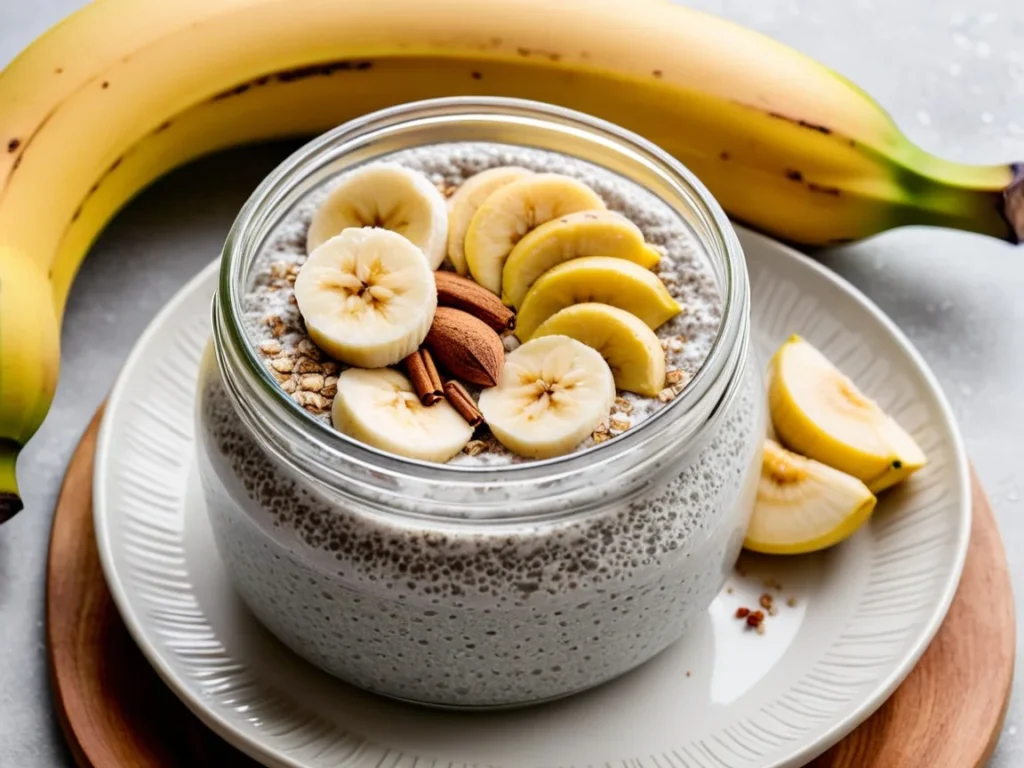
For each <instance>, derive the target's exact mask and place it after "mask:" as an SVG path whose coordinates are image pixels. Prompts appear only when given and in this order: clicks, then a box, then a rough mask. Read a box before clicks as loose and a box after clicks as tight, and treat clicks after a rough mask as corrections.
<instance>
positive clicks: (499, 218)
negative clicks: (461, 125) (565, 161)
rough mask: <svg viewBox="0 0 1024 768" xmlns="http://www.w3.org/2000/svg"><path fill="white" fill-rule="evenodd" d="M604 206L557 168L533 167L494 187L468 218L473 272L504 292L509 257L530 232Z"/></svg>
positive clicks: (493, 290) (486, 284) (468, 260)
mask: <svg viewBox="0 0 1024 768" xmlns="http://www.w3.org/2000/svg"><path fill="white" fill-rule="evenodd" d="M604 207H605V205H604V201H603V200H602V199H601V196H600V195H598V194H597V192H595V191H594V190H592V189H591V188H590V187H588V186H587V185H586V184H584V183H583V182H582V181H577V180H576V179H574V178H572V177H570V176H563V175H561V174H558V173H535V174H533V175H532V176H528V177H526V178H525V179H520V180H519V181H514V182H512V183H511V184H506V185H505V186H503V187H500V188H499V189H498V190H496V191H495V192H492V193H491V195H490V196H489V197H488V198H487V199H486V200H485V201H484V203H483V205H481V206H480V207H479V208H478V209H477V211H476V213H475V214H473V219H472V220H471V221H470V223H469V230H468V231H467V232H466V243H465V246H466V263H467V264H468V265H469V273H470V274H471V275H472V276H473V279H474V280H476V281H477V282H478V283H480V285H482V286H483V287H484V288H486V289H487V290H489V291H490V292H491V293H494V294H496V295H498V296H500V295H501V275H502V270H503V268H504V266H505V259H506V258H508V255H509V253H510V252H511V251H512V248H513V246H515V244H516V243H517V242H519V240H521V239H522V237H523V236H524V235H525V234H526V233H527V232H529V231H530V230H531V229H533V228H534V227H536V226H538V225H540V224H543V223H544V222H546V221H551V220H552V219H557V218H558V217H560V216H565V215H566V214H569V213H575V212H576V211H586V210H591V209H603V208H604Z"/></svg>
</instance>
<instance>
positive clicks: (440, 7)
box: [0, 0, 1024, 518]
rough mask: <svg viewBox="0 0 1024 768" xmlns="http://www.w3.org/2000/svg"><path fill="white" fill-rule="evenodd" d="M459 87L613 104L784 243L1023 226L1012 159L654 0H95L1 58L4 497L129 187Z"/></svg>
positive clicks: (2, 511)
mask: <svg viewBox="0 0 1024 768" xmlns="http://www.w3.org/2000/svg"><path fill="white" fill-rule="evenodd" d="M470 94H487V95H502V96H517V97H524V98H531V99H537V100H541V101H549V102H553V103H557V104H561V105H563V106H566V107H571V108H574V109H579V110H582V111H584V112H589V113H591V114H594V115H597V116H600V117H604V118H607V119H609V120H611V121H613V122H616V123H619V124H620V125H623V126H624V127H626V128H629V129H632V130H634V131H636V132H637V133H639V134H641V135H643V136H645V137H646V138H648V139H650V140H652V141H654V142H655V143H657V144H659V145H661V146H662V147H663V148H665V149H666V150H667V151H669V152H671V153H672V154H673V155H675V156H676V157H678V158H679V159H680V160H682V161H683V162H684V163H685V164H686V165H688V166H689V167H690V168H691V169H692V170H693V171H694V172H696V173H697V174H698V175H699V176H700V177H701V178H702V179H703V181H704V182H705V183H706V184H707V185H708V186H709V187H710V189H711V191H712V192H713V193H714V194H715V195H716V196H717V197H718V199H719V200H720V201H721V203H722V204H723V206H724V207H725V208H726V210H728V211H729V213H730V214H732V215H733V216H734V217H736V218H737V219H738V220H741V221H743V222H745V223H747V224H750V225H752V226H754V227H757V228H759V229H761V230H763V231H766V232H769V233H771V234H774V235H776V236H779V237H782V238H785V239H787V240H790V241H795V242H800V243H810V244H825V243H830V242H839V241H847V240H852V239H858V238H862V237H866V236H868V235H871V234H874V233H877V232H880V231H883V230H885V229H888V228H891V227H895V226H899V225H903V224H932V225H938V226H948V227H957V228H961V229H968V230H972V231H977V232H984V233H987V234H990V235H993V236H995V237H1000V238H1004V239H1008V240H1016V239H1019V238H1021V237H1024V186H1022V185H1021V182H1020V181H1019V180H1018V181H1015V178H1016V177H1017V174H1018V171H1019V169H1018V168H1017V167H1016V166H1012V165H1009V164H1006V165H991V166H966V165H960V164H957V163H951V162H948V161H945V160H941V159H939V158H936V157H933V156H931V155H929V154H927V153H925V152H924V151H923V150H921V149H919V148H917V147H915V146H914V145H913V144H911V143H910V142H909V141H908V140H907V139H906V138H905V137H904V136H903V135H902V134H901V133H900V132H899V130H898V129H897V128H896V126H895V125H894V123H893V122H892V120H891V119H890V118H889V117H888V116H887V115H886V114H885V113H884V112H883V111H882V110H881V109H879V107H878V106H877V105H876V104H875V103H874V102H873V101H871V99H870V98H869V97H868V96H866V95H865V94H864V93H863V92H862V91H860V90H859V89H858V88H856V87H855V86H853V85H852V84H851V83H849V82H847V81H846V80H844V79H843V78H841V77H839V76H838V75H836V74H835V73H833V72H831V71H830V70H828V69H827V68H825V67H823V66H820V65H818V64H816V63H815V62H813V61H811V60H809V59H808V58H806V57H804V56H803V55H801V54H799V53H797V52H795V51H793V50H790V49H789V48H787V47H785V46H783V45H781V44H779V43H776V42H774V41H772V40H770V39H768V38H765V37H763V36H761V35H759V34H757V33H755V32H752V31H749V30H746V29H743V28H740V27H737V26H735V25H733V24H731V23H729V22H726V21H723V20H720V19H717V18H714V17H711V16H706V15H704V14H701V13H698V12H695V11H691V10H688V9H685V8H682V7H678V6H673V5H670V4H668V3H663V2H650V3H648V2H642V3H641V2H635V1H634V2H628V3H627V2H621V1H619V0H560V1H559V2H557V3H552V2H550V0H506V1H505V2H502V3H481V2H478V0H432V2H431V6H430V13H423V9H422V4H421V2H419V0H375V1H374V2H372V3H365V2H358V1H357V0H334V1H333V2H326V1H325V0H175V2H165V1H164V0H96V2H93V3H91V4H89V5H87V6H86V7H85V8H83V9H82V10H81V11H79V12H78V13H76V14H74V15H73V16H71V17H70V18H69V19H67V20H66V21H65V22H63V23H62V24H59V25H58V26H56V27H54V28H53V29H52V30H50V31H49V32H47V33H46V34H45V35H43V36H42V37H41V38H39V40H37V41H36V42H35V43H33V44H32V45H31V46H29V48H28V49H26V50H25V51H24V52H23V53H22V54H21V55H20V56H19V57H18V58H17V59H16V60H15V61H13V62H12V63H11V64H10V65H9V66H8V67H7V68H6V69H5V70H4V71H3V72H2V73H0V518H4V517H9V516H10V515H12V514H13V513H14V512H15V511H17V509H19V508H20V502H19V501H18V496H17V488H16V485H15V482H14V461H15V458H16V455H17V451H18V449H19V447H20V446H21V445H22V444H23V443H24V442H25V441H26V440H27V439H28V438H29V437H30V435H31V434H32V432H33V431H34V429H35V428H36V426H38V423H39V421H40V420H41V418H42V415H43V414H44V413H45V412H46V409H47V407H48V404H49V400H50V398H51V397H52V392H53V382H54V380H55V378H54V377H55V371H56V368H57V363H58V358H59V353H58V346H57V344H58V342H57V339H58V332H57V328H58V322H59V318H60V316H61V313H62V312H63V308H64V302H65V299H66V296H67V292H68V289H69V287H70V285H71V281H72V279H73V278H74V275H75V272H76V270H77V268H78V265H79V263H80V262H81V260H82V258H83V256H84V254H85V253H86V252H87V250H88V249H89V246H90V244H91V243H92V241H93V240H94V239H95V238H96V236H97V234H98V233H99V232H100V231H101V230H102V229H103V227H104V225H105V224H106V222H107V221H108V220H109V219H110V218H111V216H113V214H114V213H115V212H116V211H117V210H118V209H119V208H120V207H121V206H122V205H124V203H125V202H126V201H127V200H128V199H130V198H131V197H132V196H133V195H134V194H135V193H136V192H138V191H139V190H140V189H141V188H143V187H145V186H146V185H147V184H149V183H150V182H151V181H152V180H153V179H155V178H157V177H159V176H160V175H162V174H163V173H165V172H166V171H168V170H170V169H171V168H174V167H175V166H177V165H180V164H182V163H184V162H185V161H187V160H190V159H192V158H195V157H197V156H200V155H203V154H206V153H209V152H212V151H215V150H218V149H222V148H225V147H229V146H233V145H237V144H241V143H245V142H253V141H260V140H266V139H274V138H280V137H288V136H300V135H308V134H313V133H317V132H320V131H323V130H325V129H327V128H330V127H332V126H334V125H337V124H338V123H340V122H343V121H345V120H347V119H349V118H351V117H354V116H357V115H360V114H364V113H366V112H369V111H372V110H375V109H379V108H382V107H386V106H389V105H393V104H397V103H401V102H405V101H411V100H418V99H424V98H429V97H436V96H449V95H470ZM47 289H48V290H47Z"/></svg>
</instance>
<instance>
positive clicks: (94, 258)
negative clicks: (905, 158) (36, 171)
mask: <svg viewBox="0 0 1024 768" xmlns="http://www.w3.org/2000/svg"><path fill="white" fill-rule="evenodd" d="M81 4H82V3H81V2H80V0H32V1H31V2H29V1H28V0H3V2H2V3H0V63H5V62H7V61H8V60H9V59H10V58H12V57H13V56H14V55H15V54H16V53H17V52H18V50H19V49H20V48H22V47H23V46H25V45H26V44H27V43H28V42H30V41H31V39H32V38H33V37H35V36H36V35H38V34H40V33H41V32H42V31H44V30H45V29H46V28H47V27H48V26H50V25H51V24H53V23H54V22H56V21H58V20H59V19H60V18H61V17H62V16H63V15H65V14H66V13H68V12H69V11H71V10H72V9H73V8H75V7H77V6H79V5H81ZM690 4H691V5H694V6H697V7H700V8H704V9H706V10H709V11H713V12H717V13H721V14H723V15H725V16H728V17H730V18H734V19H736V20H738V21H741V22H743V23H745V24H748V25H750V26H753V27H756V28H758V29H760V30H762V31H764V32H766V33H768V34H770V35H772V36H774V37H777V38H778V39H780V40H782V41H783V42H786V43H789V44H791V45H793V46H795V47H797V48H799V49H801V50H803V51H805V52H807V53H809V54H811V55H812V56H815V57H817V58H818V59H820V60H821V61H823V62H825V63H826V64H829V65H830V66H832V67H834V68H836V69H837V70H839V71H840V72H842V73H843V74H845V75H847V76H848V77H850V78H852V79H853V80H854V81H856V82H857V83H858V84H859V85H861V86H863V87H864V88H866V89H867V90H868V91H869V92H870V93H871V94H873V95H874V96H875V97H876V98H877V99H878V100H879V101H880V102H881V103H882V104H883V105H884V106H885V107H886V108H887V109H889V110H890V111H891V112H892V113H893V114H894V115H895V117H896V119H897V121H898V122H899V123H900V125H901V126H902V127H903V128H904V130H905V131H906V132H907V133H908V134H909V135H910V136H911V137H912V138H913V139H915V140H916V141H918V142H919V143H921V144H922V145H923V146H924V147H925V148H927V149H929V150H932V151H934V152H937V153H940V154H943V155H946V156H948V157H950V158H952V159H957V160H969V161H972V162H998V161H1006V160H1024V44H1022V41H1024V5H1022V4H1021V3H1020V2H1019V0H973V1H972V0H691V2H690ZM0 120H2V116H0ZM288 149H289V147H284V146H276V147H263V148H256V149H251V150H245V151H238V152H233V153H229V154H227V155H222V156H220V157H216V158H212V159H209V160H206V161H203V162H201V163H198V164H196V165H194V166H191V167H189V168H186V169H184V170H182V171H179V172H177V173H175V174H173V175H171V176H170V177H168V178H167V179H165V180H162V181H161V182H159V183H158V184H157V185H155V186H154V187H153V188H152V189H151V190H149V191H148V192H146V193H145V194H144V195H143V196H142V197H140V198H139V199H138V200H137V201H135V202H134V203H133V204H132V205H131V206H129V208H128V209H127V210H126V211H125V212H124V213H123V214H122V215H121V216H119V217H118V219H117V220H116V221H115V222H114V223H113V224H112V226H111V227H110V228H109V229H108V231H107V232H106V233H105V234H104V236H103V237H102V238H101V240H100V242H99V243H98V244H97V246H96V247H95V248H94V250H93V253H92V254H91V255H90V257H89V258H88V259H87V261H86V262H85V265H84V266H83V269H82V272H81V276H80V277H79V279H78V281H77V282H76V284H75V287H74V290H73V292H72V295H71V301H70V305H69V308H68V314H67V317H66V320H65V324H64V333H63V344H64V349H63V373H62V378H61V383H60V388H59V390H58V393H57V400H56V402H55V404H54V407H53V410H52V411H51V412H50V416H49V418H48V419H47V421H46V424H45V425H44V427H43V429H42V430H41V431H40V433H39V434H38V435H37V437H36V438H35V439H34V440H33V442H32V444H31V447H30V448H29V449H28V450H27V451H26V452H25V454H24V456H23V457H22V461H21V465H20V467H19V469H20V477H21V484H22V489H23V491H24V493H25V497H26V505H27V509H26V511H25V512H23V513H22V514H21V515H20V516H19V517H18V518H16V519H15V520H14V521H12V522H11V523H8V524H7V525H5V526H4V527H3V528H0V766H2V768H41V767H42V766H54V765H70V764H71V761H70V757H69V756H68V753H67V751H66V749H65V748H64V746H63V744H62V742H61V740H60V735H59V730H58V728H57V725H56V722H55V721H54V719H53V715H52V711H51V705H50V700H49V694H48V689H47V679H46V659H45V647H44V635H43V623H42V618H43V594H44V585H43V575H44V566H45V556H46V544H47V534H48V531H49V523H50V517H51V515H52V512H53V506H54V503H55V500H56V496H57V491H58V488H59V485H60V480H61V477H62V475H63V472H64V468H65V465H66V463H67V460H68V458H69V457H70V455H71V452H72V450H73V448H74V446H75V444H76V442H77V440H78V437H79V435H80V433H81V431H82V430H83V429H84V428H85V426H86V424H87V423H88V421H89V419H90V418H91V416H92V413H93V411H94V410H95V408H96V406H97V405H98V404H99V403H100V401H101V400H102V399H103V397H104V395H105V394H106V392H107V390H108V388H109V387H110V385H111V383H112V382H113V379H114V377H115V376H116V375H117V371H118V368H119V366H120V364H121V362H122V361H123V360H124V358H125V356H126V355H127V353H128V351H129V349H130V348H131V345H132V344H133V342H134V340H135V339H136V337H137V336H138V334H139V333H140V332H141V331H142V329H143V328H144V327H145V325H146V324H147V322H148V321H149V319H150V318H151V317H152V316H153V315H154V314H155V313H156V311H157V310H158V309H159V307H160V306H161V305H162V304H163V302H164V301H166V300H167V299H168V298H170V296H171V295H172V294H173V293H174V292H175V291H176V290H177V289H178V287H179V286H180V285H182V284H183V283H184V282H185V281H186V280H187V279H188V278H189V277H191V276H192V275H193V274H194V273H195V272H196V271H197V270H198V269H199V268H200V267H201V266H202V265H204V264H205V263H207V262H208V261H209V260H210V259H212V258H214V257H215V256H216V255H217V252H218V250H219V248H220V245H221V243H222V241H223V238H224V235H225V234H226V231H227V228H228V226H229V224H230V222H231V220H232V218H233V216H234V213H235V211H237V209H238V207H239V206H240V205H241V203H242V202H243V201H244V199H245V198H246V197H247V195H248V193H249V192H250V191H251V189H252V188H253V187H254V186H255V185H256V183H257V182H258V181H259V180H260V178H261V177H262V176H263V175H264V174H265V173H266V172H268V171H269V170H270V169H271V168H272V167H273V166H274V165H275V164H276V163H277V162H278V161H279V160H280V159H281V158H283V156H284V154H285V153H286V152H287V151H288ZM822 260H823V261H824V262H825V263H827V264H828V265H829V266H831V267H832V268H834V269H836V270H837V271H838V272H840V273H841V274H843V275H844V276H846V277H847V278H848V279H850V280H851V281H852V282H853V283H854V284H856V285H857V286H859V287H860V288H861V289H862V290H864V291H865V292H866V293H867V294H868V295H869V296H871V297H872V298H873V299H874V300H875V301H876V302H877V303H878V304H879V305H880V306H881V307H882V308H883V309H884V310H885V311H887V312H888V313H889V314H890V315H891V316H892V317H893V318H894V319H895V321H896V322H897V323H898V324H899V325H900V327H902V328H903V330H904V331H905V332H906V333H907V334H908V335H909V336H910V338H911V339H912V340H913V341H914V343H915V344H917V346H918V348H919V349H920V351H921V352H922V354H923V355H924V357H925V358H926V359H927V361H928V362H929V363H930V364H931V366H932V368H933V369H934V370H935V372H936V374H937V375H938V377H939V380H940V381H941V382H942V384H943V386H944V387H945V388H946V392H947V394H948V395H949V398H950V400H951V401H952V403H953V407H954V410H955V412H956V415H957V417H958V418H959V419H960V424H961V427H962V429H963V432H964V436H965V438H966V442H967V447H968V451H969V452H970V455H971V457H972V459H973V460H974V462H975V465H976V466H977V468H978V471H979V474H980V475H981V478H982V481H983V483H984V485H985V487H986V488H987V489H988V492H989V495H990V496H991V499H992V503H993V506H994V508H995V511H996V515H997V516H998V518H999V522H1000V525H1001V527H1002V532H1003V537H1004V540H1005V543H1006V547H1007V550H1008V552H1009V557H1010V565H1011V570H1012V572H1013V580H1014V585H1015V592H1016V595H1017V598H1018V602H1017V606H1018V614H1019V615H1024V588H1022V585H1024V521H1022V520H1021V519H1020V517H1021V514H1022V512H1024V504H1022V501H1021V496H1022V494H1024V488H1022V486H1024V458H1022V457H1024V454H1022V452H1021V450H1020V444H1021V441H1022V439H1024V385H1022V383H1021V382H1022V381H1024V302H1022V301H1021V300H1020V295H1021V292H1022V289H1024V247H1022V248H1019V249H1015V248H1013V247H1011V246H1009V245H1006V244H1002V243H999V242H996V241H993V240H990V239H986V238H982V237H978V236H973V235H967V234H961V233H955V232H940V231H932V230H904V231H898V232H893V233H888V234H885V235H882V236H879V237H877V238H875V239H873V240H872V241H870V242H866V243H861V244H859V245H857V246H853V247H849V248H846V249H843V250H838V251H833V252H831V253H827V254H823V255H822ZM1021 648H1022V646H1021V640H1020V639H1019V640H1018V658H1019V657H1020V651H1021ZM951 695H955V693H954V692H951ZM1022 719H1024V711H1022V696H1021V684H1020V683H1018V684H1017V685H1015V694H1014V698H1013V701H1012V702H1011V706H1010V711H1009V714H1008V717H1007V724H1006V729H1005V731H1004V733H1003V737H1002V739H1001V740H1000V743H999V746H998V748H997V751H996V755H995V757H994V759H993V761H992V766H994V767H995V768H1009V767H1010V766H1017V765H1021V764H1024V743H1022V741H1021V738H1020V736H1019V735H1018V728H1019V727H1020V726H1021V724H1022Z"/></svg>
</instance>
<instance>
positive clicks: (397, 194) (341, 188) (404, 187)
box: [306, 162, 448, 269]
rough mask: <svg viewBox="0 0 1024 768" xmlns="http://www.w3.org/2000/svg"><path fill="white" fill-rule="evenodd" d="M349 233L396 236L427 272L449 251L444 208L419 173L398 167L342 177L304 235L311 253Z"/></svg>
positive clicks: (375, 167) (441, 199)
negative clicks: (419, 255)
mask: <svg viewBox="0 0 1024 768" xmlns="http://www.w3.org/2000/svg"><path fill="white" fill-rule="evenodd" d="M349 227H379V228H382V229H388V230H390V231H392V232H397V233H398V234H399V235H402V237H404V238H406V239H407V240H408V241H409V242H411V243H412V244H413V245H415V246H416V247H417V248H419V249H420V250H421V251H422V252H423V254H424V255H425V256H426V259H427V263H428V264H429V265H430V268H431V269H437V268H438V267H439V266H441V262H442V261H444V257H445V253H446V252H447V246H448V203H447V201H446V200H445V198H444V195H442V194H441V192H440V190H439V189H438V188H437V187H435V186H434V185H433V184H431V183H430V180H429V179H428V178H427V177H426V176H424V175H423V174H422V173H417V172H416V171H413V170H411V169H409V168H406V167H404V166H401V165H398V164H397V163H386V162H380V163H370V164H368V165H364V166H362V167H361V168H357V169H356V170H354V171H352V172H351V173H348V174H346V175H345V176H344V177H342V180H341V183H339V184H338V186H337V187H335V188H334V189H333V190H331V193H330V194H329V195H328V196H327V199H326V200H324V202H323V203H322V204H321V205H320V207H319V208H318V209H317V211H316V213H315V214H314V215H313V220H312V222H310V225H309V233H308V234H307V235H306V252H307V253H312V252H313V251H315V250H316V249H317V248H319V247H320V246H321V245H323V243H325V242H326V241H327V240H328V239H329V238H332V237H334V236H335V235H337V234H338V233H340V232H341V231H342V230H343V229H348V228H349Z"/></svg>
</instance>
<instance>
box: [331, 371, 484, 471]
mask: <svg viewBox="0 0 1024 768" xmlns="http://www.w3.org/2000/svg"><path fill="white" fill-rule="evenodd" d="M331 421H332V422H333V424H334V428H335V429H337V430H338V431H339V432H342V433H344V434H346V435H348V436H350V437H354V438H355V439H356V440H359V441H360V442H363V443H366V444H367V445H372V446H373V447H374V448H379V449H381V450H382V451H388V452H390V453H394V454H397V455H399V456H405V457H407V458H410V459H420V460H421V461H434V462H445V461H448V460H449V459H451V458H452V457H453V456H455V455H456V454H457V453H459V452H460V451H461V450H462V449H463V448H464V447H465V446H466V443H468V442H469V441H470V439H471V438H472V437H473V428H472V427H471V426H469V424H467V423H466V420H465V419H463V418H462V416H460V415H459V412H458V411H456V410H455V408H453V407H452V405H451V404H450V403H448V402H447V401H446V400H442V401H440V402H438V403H435V404H433V405H429V406H427V405H423V403H421V402H420V398H419V396H418V395H417V394H416V391H415V390H414V389H413V386H412V383H411V382H410V381H409V379H407V378H406V377H405V376H404V375H402V374H401V373H399V372H398V371H396V370H395V369H393V368H377V369H375V370H363V369H361V368H349V369H347V370H346V371H343V372H342V374H341V375H340V376H339V377H338V393H337V395H335V397H334V405H333V406H332V407H331Z"/></svg>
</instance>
